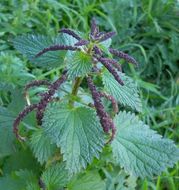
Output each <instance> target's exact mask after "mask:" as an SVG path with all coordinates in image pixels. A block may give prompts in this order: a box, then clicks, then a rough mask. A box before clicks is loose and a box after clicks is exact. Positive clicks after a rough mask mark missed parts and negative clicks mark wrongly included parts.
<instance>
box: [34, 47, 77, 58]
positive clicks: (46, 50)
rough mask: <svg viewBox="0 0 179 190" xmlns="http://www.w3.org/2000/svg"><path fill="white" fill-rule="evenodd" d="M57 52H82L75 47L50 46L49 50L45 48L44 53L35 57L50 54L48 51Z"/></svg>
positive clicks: (41, 52)
mask: <svg viewBox="0 0 179 190" xmlns="http://www.w3.org/2000/svg"><path fill="white" fill-rule="evenodd" d="M57 50H70V51H76V50H80V49H79V48H77V47H73V46H66V45H53V46H50V47H48V48H44V49H43V50H42V51H40V52H39V53H38V54H37V55H36V56H35V57H39V56H41V55H43V54H44V53H46V52H48V51H57Z"/></svg>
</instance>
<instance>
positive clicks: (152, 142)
mask: <svg viewBox="0 0 179 190" xmlns="http://www.w3.org/2000/svg"><path fill="white" fill-rule="evenodd" d="M114 121H115V125H116V127H117V134H116V138H115V139H114V141H113V142H112V145H111V146H112V149H113V155H114V157H115V159H116V162H117V163H119V164H120V166H122V167H124V169H125V170H126V171H127V172H129V173H130V174H133V175H135V176H140V177H142V178H144V177H145V176H152V175H153V174H156V175H158V174H160V173H161V172H162V171H164V170H165V169H166V168H167V167H172V166H173V164H174V163H175V162H176V161H177V160H178V159H179V150H178V149H177V147H176V146H175V145H174V143H173V141H171V140H169V139H163V138H162V136H160V135H159V134H157V133H156V132H155V131H153V130H151V129H149V126H147V125H145V124H144V123H143V122H142V121H140V120H139V119H138V117H137V116H135V115H134V114H131V113H130V112H129V113H126V112H119V114H118V115H117V116H116V117H115V119H114Z"/></svg>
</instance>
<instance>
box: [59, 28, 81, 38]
mask: <svg viewBox="0 0 179 190" xmlns="http://www.w3.org/2000/svg"><path fill="white" fill-rule="evenodd" d="M59 32H61V33H65V34H68V35H70V36H72V37H74V38H75V39H77V40H81V38H80V36H78V34H76V33H75V32H74V31H73V30H70V29H68V28H63V29H61V30H59Z"/></svg>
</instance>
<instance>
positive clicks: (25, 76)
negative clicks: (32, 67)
mask: <svg viewBox="0 0 179 190" xmlns="http://www.w3.org/2000/svg"><path fill="white" fill-rule="evenodd" d="M0 73H1V74H0V86H1V85H2V84H3V83H2V82H4V83H5V84H6V86H4V89H9V86H10V85H14V84H15V85H24V83H26V82H27V81H28V80H30V79H31V80H33V79H34V78H35V76H34V75H32V74H30V73H28V70H27V69H26V67H25V65H24V63H23V62H22V60H20V59H19V58H18V57H17V56H15V55H12V54H10V53H3V52H1V53H0ZM0 89H1V87H0ZM4 89H3V90H4Z"/></svg>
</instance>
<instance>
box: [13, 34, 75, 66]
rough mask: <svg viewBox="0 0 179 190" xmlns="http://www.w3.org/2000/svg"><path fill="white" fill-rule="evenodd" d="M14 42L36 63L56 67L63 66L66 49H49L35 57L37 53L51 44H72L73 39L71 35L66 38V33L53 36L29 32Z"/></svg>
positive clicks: (16, 46) (15, 45) (17, 47)
mask: <svg viewBox="0 0 179 190" xmlns="http://www.w3.org/2000/svg"><path fill="white" fill-rule="evenodd" d="M67 39H70V40H67ZM73 41H74V40H73ZM13 42H14V47H15V48H16V49H17V50H19V51H20V52H21V53H22V54H24V55H25V56H27V58H28V59H29V60H30V61H32V62H34V63H36V65H37V66H41V67H48V68H54V67H59V66H61V64H62V63H63V61H64V58H65V54H66V51H49V52H47V53H45V54H43V55H42V56H40V57H38V58H35V55H36V54H37V53H39V52H40V51H41V50H43V49H44V48H46V47H49V46H51V45H57V44H63V45H65V44H66V45H67V44H71V43H72V39H71V38H70V37H68V38H67V37H65V38H64V35H59V36H57V37H56V38H51V37H47V36H42V35H33V34H28V35H22V36H18V37H16V38H15V39H14V41H13Z"/></svg>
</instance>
